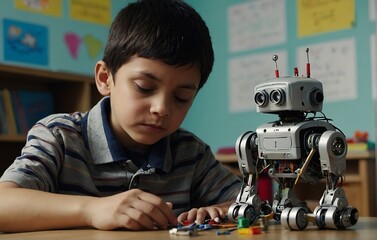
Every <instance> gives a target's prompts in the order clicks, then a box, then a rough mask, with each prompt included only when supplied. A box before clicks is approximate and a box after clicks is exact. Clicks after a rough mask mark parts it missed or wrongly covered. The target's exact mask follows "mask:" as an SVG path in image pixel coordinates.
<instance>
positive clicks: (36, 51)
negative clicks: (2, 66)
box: [3, 19, 49, 65]
mask: <svg viewBox="0 0 377 240" xmlns="http://www.w3.org/2000/svg"><path fill="white" fill-rule="evenodd" d="M3 38H4V39H3V49H4V60H5V61H14V62H20V63H30V64H38V65H48V55H49V54H48V51H49V46H48V29H47V27H45V26H41V25H37V24H30V23H26V22H21V21H15V20H11V19H3Z"/></svg>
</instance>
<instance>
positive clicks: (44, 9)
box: [14, 0, 62, 17]
mask: <svg viewBox="0 0 377 240" xmlns="http://www.w3.org/2000/svg"><path fill="white" fill-rule="evenodd" d="M14 6H15V8H16V9H18V10H22V11H27V12H32V13H39V14H45V15H49V16H53V17H61V16H62V1H61V0H14Z"/></svg>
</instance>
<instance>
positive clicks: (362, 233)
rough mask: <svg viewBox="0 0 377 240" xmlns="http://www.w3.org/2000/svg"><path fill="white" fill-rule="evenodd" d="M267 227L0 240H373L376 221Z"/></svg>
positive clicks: (83, 232) (67, 233)
mask: <svg viewBox="0 0 377 240" xmlns="http://www.w3.org/2000/svg"><path fill="white" fill-rule="evenodd" d="M270 223H271V225H270V227H269V230H268V232H267V233H262V234H259V235H240V234H239V233H238V232H237V231H233V232H231V234H230V235H216V232H215V230H209V231H201V232H199V235H197V236H177V235H171V234H169V232H168V231H140V232H133V231H100V230H93V229H78V230H53V231H40V232H26V233H11V234H0V239H22V240H28V239H38V240H44V239H49V240H50V239H64V240H66V239H75V240H83V239H100V240H102V239H105V240H121V239H132V240H135V239H145V240H155V239H189V238H194V239H207V240H208V239H219V240H220V239H250V238H252V239H264V240H269V239H274V240H276V239H286V240H309V239H315V240H320V239H332V240H336V239H342V240H347V239H352V240H354V239H371V240H375V239H376V238H377V218H367V217H364V218H360V219H359V222H358V223H357V224H356V225H355V226H353V227H351V228H348V229H346V230H318V229H317V228H316V227H315V226H312V225H310V226H308V227H307V228H306V229H305V230H304V231H290V230H287V229H285V228H284V227H282V226H281V225H280V224H279V223H278V222H276V221H274V220H271V222H270Z"/></svg>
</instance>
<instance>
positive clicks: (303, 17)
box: [297, 0, 355, 37]
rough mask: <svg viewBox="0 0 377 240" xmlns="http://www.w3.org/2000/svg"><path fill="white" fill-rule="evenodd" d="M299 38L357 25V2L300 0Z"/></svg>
mask: <svg viewBox="0 0 377 240" xmlns="http://www.w3.org/2000/svg"><path fill="white" fill-rule="evenodd" d="M297 18H298V19H297V24H298V26H297V31H298V36H299V37H306V36H311V35H316V34H320V33H325V32H332V31H337V30H343V29H348V28H352V27H353V25H354V24H355V0H326V1H312V0H298V1H297Z"/></svg>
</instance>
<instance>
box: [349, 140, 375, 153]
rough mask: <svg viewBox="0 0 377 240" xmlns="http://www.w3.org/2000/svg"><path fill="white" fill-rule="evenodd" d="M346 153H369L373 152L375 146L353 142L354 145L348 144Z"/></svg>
mask: <svg viewBox="0 0 377 240" xmlns="http://www.w3.org/2000/svg"><path fill="white" fill-rule="evenodd" d="M347 145H348V151H351V152H356V151H369V150H374V148H375V144H374V142H369V141H368V142H355V143H348V144H347Z"/></svg>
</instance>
